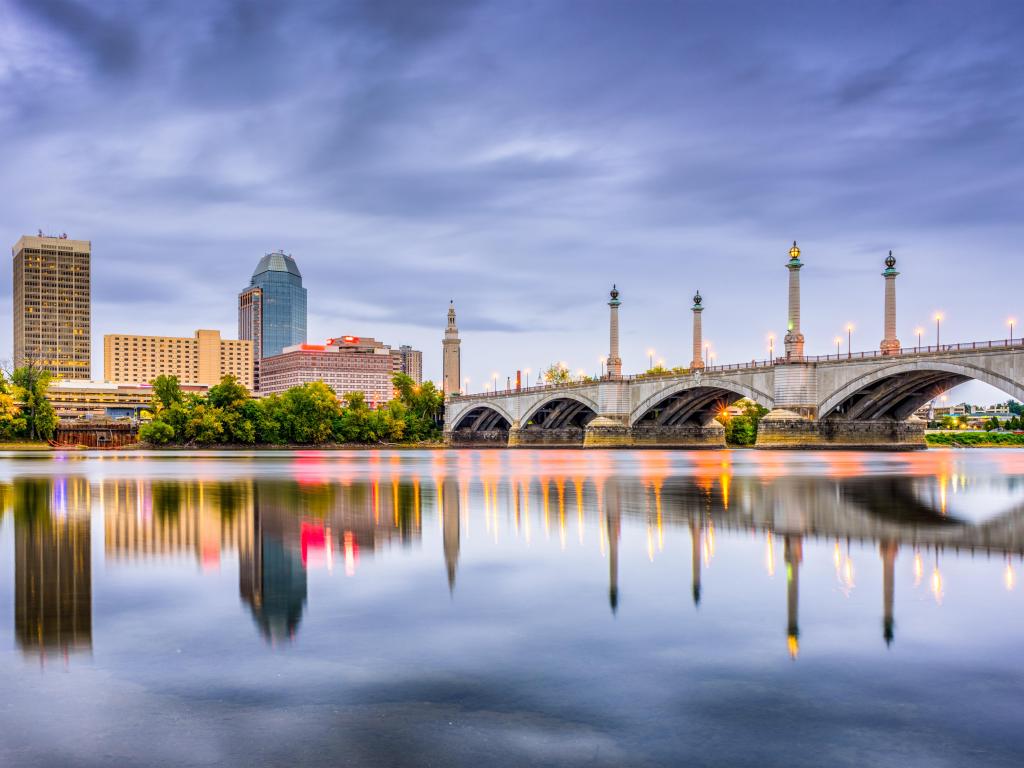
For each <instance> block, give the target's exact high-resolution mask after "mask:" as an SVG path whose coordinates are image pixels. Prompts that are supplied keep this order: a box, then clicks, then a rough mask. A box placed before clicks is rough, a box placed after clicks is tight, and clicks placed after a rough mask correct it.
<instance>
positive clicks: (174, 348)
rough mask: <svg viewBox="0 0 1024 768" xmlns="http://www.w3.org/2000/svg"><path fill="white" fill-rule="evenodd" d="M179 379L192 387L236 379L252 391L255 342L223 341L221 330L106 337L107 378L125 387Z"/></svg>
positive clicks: (104, 344)
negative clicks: (189, 334) (190, 334)
mask: <svg viewBox="0 0 1024 768" xmlns="http://www.w3.org/2000/svg"><path fill="white" fill-rule="evenodd" d="M161 375H164V376H177V377H178V381H180V382H183V383H188V384H206V385H207V386H212V385H214V384H218V383H220V380H221V378H223V377H224V376H234V377H235V378H236V379H238V381H239V382H240V383H241V384H242V385H244V386H245V387H246V388H247V389H249V390H250V391H251V390H252V388H253V382H252V341H250V340H249V339H222V338H221V337H220V331H204V330H199V331H196V333H195V336H193V337H191V338H187V337H182V338H179V337H174V336H131V335H128V334H118V333H115V334H109V335H107V336H104V337H103V378H104V379H105V380H106V381H116V382H119V383H123V384H148V383H150V382H151V381H152V380H153V379H155V378H156V377H157V376H161Z"/></svg>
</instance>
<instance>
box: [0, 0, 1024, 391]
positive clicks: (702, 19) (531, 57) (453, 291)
mask: <svg viewBox="0 0 1024 768" xmlns="http://www.w3.org/2000/svg"><path fill="white" fill-rule="evenodd" d="M1021 40H1024V4H1020V3H1014V2H1008V1H1007V2H991V3H988V2H979V1H978V0H972V1H971V2H966V1H965V2H959V3H958V2H943V3H931V2H920V3H912V2H886V3H876V2H857V3H848V2H842V3H840V2H835V3H833V2H825V1H824V0H822V1H821V2H805V3H783V2H748V3H739V2H682V1H680V2H665V3H661V2H653V1H652V0H630V1H628V2H627V1H626V0H623V1H622V2H598V1H596V0H575V1H574V2H557V1H556V0H541V1H538V2H529V0H516V1H515V2H512V1H511V0H508V1H506V2H475V1H473V0H456V1H451V2H449V1H442V0H430V1H429V2H422V1H420V0H409V2H384V1H383V0H367V1H366V2H323V3H317V2H275V3H269V2H266V3H256V2H221V1H220V0H204V2H193V1H192V0H189V1H188V2H175V1H174V0H152V1H150V2H146V1H145V0H126V1H125V2H116V1H115V0H104V1H103V2H74V1H73V0H0V200H2V204H0V233H2V237H3V238H4V239H5V241H6V242H7V243H8V244H13V243H14V242H15V241H16V240H17V238H18V237H19V236H20V235H22V234H29V233H34V232H35V231H36V230H37V229H43V230H44V231H45V232H48V233H59V232H67V233H68V235H69V236H71V237H74V238H81V239H88V240H91V241H92V244H93V350H94V356H93V365H94V373H95V374H96V375H99V374H101V373H102V349H103V345H102V336H103V334H105V333H111V332H128V333H155V334H167V335H190V334H191V333H192V332H193V331H194V330H195V329H196V328H197V327H203V328H219V329H221V330H222V331H223V332H224V333H225V334H227V335H228V336H231V337H234V336H236V335H237V310H236V302H237V294H238V292H239V290H241V289H242V288H243V287H244V286H245V285H247V284H248V281H249V276H250V274H251V272H252V269H253V267H254V266H255V264H256V262H257V261H258V259H259V257H260V256H261V255H262V254H264V253H265V252H267V251H270V250H273V249H277V248H283V249H284V250H285V251H287V252H289V253H291V254H293V255H294V256H295V258H296V260H297V261H298V264H299V266H300V268H301V270H302V273H303V276H304V279H305V284H306V286H307V288H308V289H309V333H310V340H311V341H317V340H320V339H322V338H324V337H327V336H335V335H340V334H345V333H351V334H358V335H364V336H375V337H377V338H379V339H382V340H383V341H385V342H386V343H390V344H392V345H396V346H397V345H398V344H403V343H408V344H412V345H413V346H415V347H418V348H420V349H422V350H423V352H424V367H425V374H426V375H427V376H428V377H433V378H438V377H439V376H440V364H441V356H440V340H441V336H442V333H443V330H444V325H445V313H446V310H447V305H448V300H449V299H454V300H455V302H456V307H457V309H458V319H459V327H460V330H461V332H462V338H463V366H464V367H463V375H464V376H469V377H470V378H471V379H472V383H471V389H474V390H475V389H478V388H479V385H480V384H481V383H482V382H483V381H484V380H485V379H486V378H488V377H489V376H490V374H491V373H492V372H494V371H497V372H499V373H500V374H501V379H502V381H504V377H505V376H506V375H511V374H513V373H514V370H515V369H516V368H517V367H518V368H527V367H529V368H532V369H533V370H534V371H536V370H537V369H538V368H539V367H541V366H543V365H545V364H547V363H549V362H551V361H554V360H565V361H566V362H568V363H569V365H570V366H571V367H572V368H573V369H577V368H583V369H586V370H588V371H596V370H597V368H598V365H599V364H598V358H599V357H600V356H601V355H602V354H607V344H608V341H607V306H606V302H607V297H608V290H609V288H610V287H611V284H612V283H613V282H614V283H617V284H618V286H619V288H620V290H621V291H622V301H623V304H622V310H621V313H622V320H621V322H622V328H623V342H622V346H623V349H622V352H623V359H624V367H625V368H626V370H627V371H629V372H633V371H637V370H640V369H642V368H646V366H647V354H646V350H647V349H648V348H649V347H653V348H654V349H655V350H656V357H658V358H661V357H664V358H665V359H666V361H667V362H668V363H669V364H684V363H686V362H687V361H688V360H689V357H690V354H689V343H690V316H689V306H690V303H691V297H692V295H693V292H694V290H695V289H696V288H699V289H700V290H701V293H702V294H704V296H705V306H706V307H707V309H706V311H705V313H704V328H705V335H706V337H707V338H708V339H709V340H710V341H711V342H712V343H713V345H714V348H715V351H716V355H717V359H718V361H720V362H734V361H741V360H750V359H752V358H755V357H756V358H759V359H760V358H762V357H765V356H766V342H765V338H766V335H767V334H768V333H769V332H775V333H776V334H777V335H778V336H780V337H781V336H782V334H783V333H784V331H785V320H786V317H785V311H786V270H785V268H784V264H785V261H786V258H787V256H786V251H787V250H788V248H789V246H790V244H791V242H792V241H793V240H794V239H796V240H798V241H799V242H800V246H801V248H802V249H803V252H804V255H803V261H804V263H805V265H806V266H805V267H804V269H803V272H802V280H803V303H804V313H803V330H804V333H805V335H806V337H807V346H808V352H809V353H826V352H829V351H830V350H832V351H834V349H835V346H834V341H833V340H834V338H835V337H836V335H845V332H844V331H843V329H844V327H845V325H846V323H847V322H850V321H852V322H854V323H855V324H856V330H855V331H854V345H853V346H854V349H875V348H877V346H878V342H879V340H880V339H881V337H882V288H883V280H882V278H881V276H880V272H881V270H882V268H883V264H882V261H883V259H884V257H885V254H886V253H887V251H888V249H890V248H892V249H893V250H894V252H895V255H896V257H897V259H898V265H897V268H898V269H899V270H900V271H901V273H902V274H901V276H900V277H899V281H898V294H899V335H900V338H901V340H902V341H903V342H904V344H912V343H913V342H914V332H913V331H914V328H915V326H917V325H921V326H923V327H924V328H925V334H924V337H925V339H926V341H934V335H935V328H934V322H932V321H930V317H931V316H932V314H933V313H934V312H935V310H937V309H941V310H943V311H944V312H945V314H946V320H945V321H944V323H943V329H942V336H943V341H962V340H979V339H993V338H1005V336H1006V334H1007V327H1006V320H1007V318H1008V317H1009V316H1011V315H1017V316H1020V317H1021V318H1022V319H1024V298H1022V297H1024V292H1022V291H1021V288H1020V285H1021V279H1020V278H1021V268H1020V266H1021V250H1022V248H1024V216H1022V212H1024V162H1022V161H1024V119H1022V116H1024V45H1022V44H1021ZM0 285H2V289H0V301H2V302H3V304H4V306H3V307H2V308H0V310H2V311H3V312H5V313H6V316H7V317H10V304H11V277H10V269H8V270H7V271H6V272H5V273H4V274H3V277H2V281H0ZM0 329H2V332H0V357H4V358H7V357H10V347H11V326H10V323H9V322H2V323H0ZM1021 330H1024V329H1021ZM843 346H844V349H845V340H844V342H843ZM534 375H536V374H534ZM968 392H969V393H974V394H975V396H981V395H982V394H984V393H987V392H988V390H987V388H984V387H982V386H981V385H971V389H970V390H968Z"/></svg>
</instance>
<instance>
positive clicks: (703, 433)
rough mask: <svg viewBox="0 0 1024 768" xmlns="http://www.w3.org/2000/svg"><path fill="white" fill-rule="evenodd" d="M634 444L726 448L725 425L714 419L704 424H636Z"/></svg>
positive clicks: (665, 446)
mask: <svg viewBox="0 0 1024 768" xmlns="http://www.w3.org/2000/svg"><path fill="white" fill-rule="evenodd" d="M631 431H632V436H631V437H632V444H633V445H634V446H636V447H638V448H725V447H726V446H725V427H723V426H722V425H721V424H719V423H718V422H717V421H715V420H714V419H712V420H711V421H709V422H708V423H707V424H705V425H704V426H696V425H682V426H671V427H669V426H653V425H652V426H648V425H644V426H636V427H633V429H632V430H631Z"/></svg>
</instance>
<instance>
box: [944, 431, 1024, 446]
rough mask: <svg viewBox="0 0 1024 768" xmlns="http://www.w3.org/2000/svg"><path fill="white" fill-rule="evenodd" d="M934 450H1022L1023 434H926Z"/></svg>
mask: <svg viewBox="0 0 1024 768" xmlns="http://www.w3.org/2000/svg"><path fill="white" fill-rule="evenodd" d="M924 439H925V442H926V443H928V446H929V447H935V448H1024V434H1017V433H1015V432H926V433H925V436H924Z"/></svg>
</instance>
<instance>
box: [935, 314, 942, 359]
mask: <svg viewBox="0 0 1024 768" xmlns="http://www.w3.org/2000/svg"><path fill="white" fill-rule="evenodd" d="M941 346H942V313H941V312H936V313H935V349H936V351H937V350H938V348H939V347H941Z"/></svg>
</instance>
